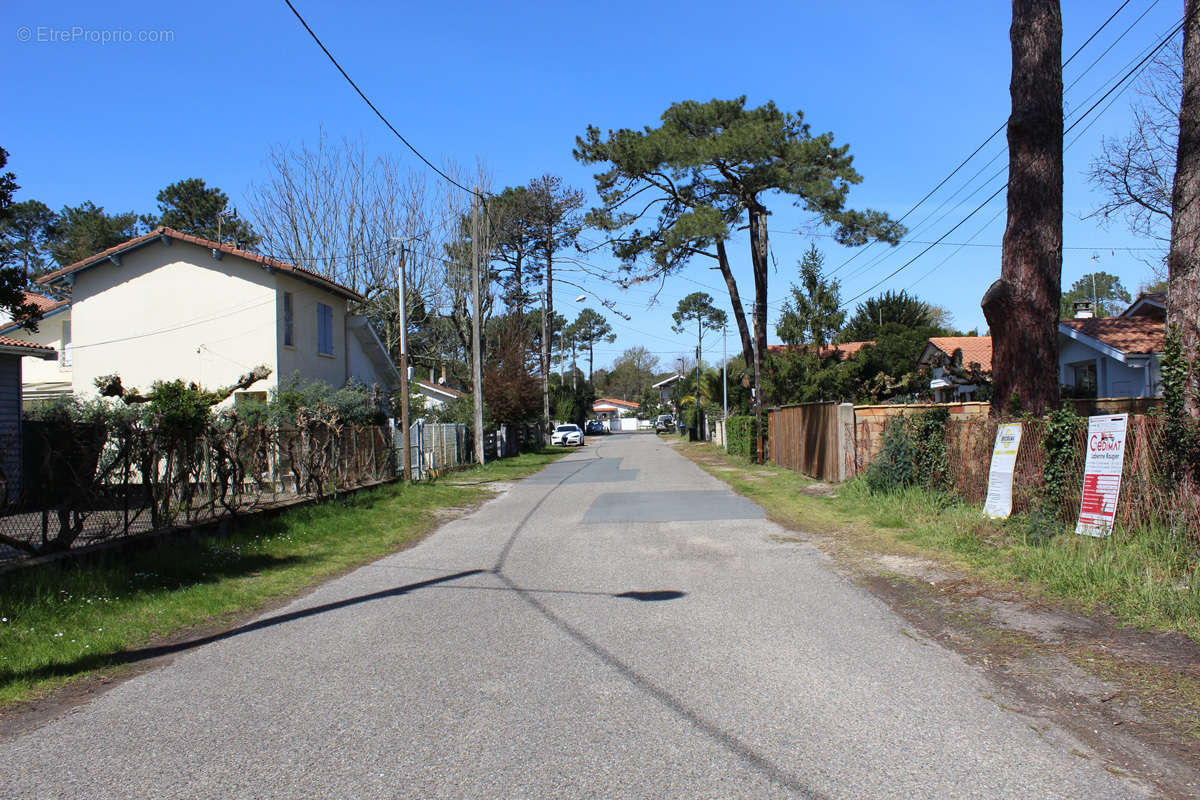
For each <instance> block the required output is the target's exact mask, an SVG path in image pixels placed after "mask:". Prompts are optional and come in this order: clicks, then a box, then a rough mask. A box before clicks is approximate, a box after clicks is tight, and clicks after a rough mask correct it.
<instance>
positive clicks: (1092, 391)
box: [1071, 361, 1097, 397]
mask: <svg viewBox="0 0 1200 800" xmlns="http://www.w3.org/2000/svg"><path fill="white" fill-rule="evenodd" d="M1071 366H1072V367H1074V368H1075V388H1076V389H1077V390H1078V391H1080V392H1082V393H1083V394H1084V396H1085V397H1095V396H1096V389H1097V380H1096V362H1095V361H1084V362H1080V363H1078V364H1072V365H1071Z"/></svg>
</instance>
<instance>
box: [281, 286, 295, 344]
mask: <svg viewBox="0 0 1200 800" xmlns="http://www.w3.org/2000/svg"><path fill="white" fill-rule="evenodd" d="M294 320H295V317H293V316H292V293H291V292H284V293H283V343H284V344H285V345H287V346H288V347H295V346H296V339H295V336H294V334H293V331H294V330H295V325H294Z"/></svg>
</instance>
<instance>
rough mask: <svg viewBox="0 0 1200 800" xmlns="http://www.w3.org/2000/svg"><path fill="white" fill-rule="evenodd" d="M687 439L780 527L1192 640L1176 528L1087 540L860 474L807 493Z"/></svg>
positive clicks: (1198, 595) (1194, 599) (1189, 558)
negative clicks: (885, 486) (956, 571)
mask: <svg viewBox="0 0 1200 800" xmlns="http://www.w3.org/2000/svg"><path fill="white" fill-rule="evenodd" d="M691 447H692V452H693V453H694V454H695V455H696V456H698V457H700V458H702V459H705V460H709V461H712V460H714V459H720V460H721V461H722V462H723V463H724V464H727V465H730V466H735V467H737V469H736V470H735V471H733V472H730V471H728V470H714V469H712V468H711V464H709V471H710V472H712V474H714V475H715V476H717V477H718V478H721V479H723V480H725V481H726V482H728V483H730V484H731V485H732V486H733V487H734V488H735V489H737V490H738V491H739V492H741V493H742V494H744V495H746V496H747V497H750V498H751V499H753V500H755V501H757V502H759V503H760V504H762V505H763V506H764V508H766V509H767V510H768V513H769V514H770V515H771V516H772V517H773V518H774V519H776V521H779V522H781V523H783V524H785V525H788V526H789V527H793V528H797V529H799V530H809V531H813V532H826V533H835V534H838V536H839V538H840V539H841V540H843V541H845V542H847V543H848V544H855V545H857V546H860V547H864V548H869V549H872V550H875V551H880V550H883V551H893V552H903V553H907V554H916V555H927V556H933V557H936V558H938V559H939V560H942V561H944V562H948V563H951V564H953V565H954V566H956V567H958V568H960V569H964V570H967V571H970V572H973V573H975V574H977V575H979V576H982V577H985V578H988V579H992V580H999V581H1006V582H1012V583H1016V584H1020V585H1022V586H1023V587H1025V589H1026V590H1028V591H1030V592H1032V593H1034V594H1040V595H1042V596H1045V597H1048V598H1052V599H1054V600H1057V601H1061V602H1065V603H1067V604H1070V605H1075V606H1079V607H1081V608H1084V609H1095V608H1098V607H1103V608H1105V609H1107V610H1108V611H1109V612H1110V613H1112V614H1113V615H1114V616H1116V617H1117V618H1118V619H1120V620H1121V621H1122V622H1125V623H1127V624H1131V625H1136V626H1138V627H1142V628H1145V629H1148V630H1173V631H1178V632H1180V633H1183V634H1185V635H1187V636H1189V637H1191V638H1192V639H1193V640H1196V641H1200V571H1198V569H1197V568H1198V567H1200V561H1198V554H1197V552H1196V549H1195V547H1194V546H1193V545H1191V544H1189V543H1188V542H1186V541H1184V540H1183V538H1182V537H1181V536H1179V535H1178V534H1172V533H1170V532H1168V531H1166V530H1162V529H1158V528H1153V529H1137V530H1121V529H1118V530H1116V531H1114V532H1113V534H1112V536H1110V537H1108V538H1105V539H1094V538H1092V537H1089V536H1077V535H1075V534H1074V533H1073V532H1072V530H1071V529H1070V528H1069V527H1068V526H1066V525H1063V524H1061V523H1058V522H1053V521H1048V520H1046V519H1038V518H1030V517H1017V518H1014V519H1012V520H1009V521H1007V522H997V521H993V520H988V519H985V518H984V517H983V516H982V513H981V508H979V507H976V506H967V505H964V504H963V503H961V502H959V501H958V500H956V499H954V498H952V497H947V496H945V495H938V494H934V493H931V492H927V491H924V490H920V489H909V490H907V491H903V492H898V493H895V494H886V495H873V494H871V493H870V491H869V490H868V489H867V487H866V485H865V483H864V482H863V481H862V480H854V481H850V482H848V483H846V484H843V485H841V486H839V487H837V496H836V497H821V496H811V495H810V494H805V493H804V491H805V489H806V488H808V487H811V486H812V485H813V481H811V480H809V479H808V478H805V477H804V476H803V475H800V474H799V473H797V472H792V471H790V470H784V469H781V468H779V467H771V466H764V467H760V466H756V465H752V464H750V463H749V462H748V461H746V460H745V459H739V458H736V457H731V456H725V455H724V454H723V453H721V452H720V450H719V449H717V448H714V447H711V446H695V445H694V446H691Z"/></svg>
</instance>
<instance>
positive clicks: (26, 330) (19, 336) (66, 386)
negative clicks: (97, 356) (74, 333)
mask: <svg viewBox="0 0 1200 800" xmlns="http://www.w3.org/2000/svg"><path fill="white" fill-rule="evenodd" d="M24 302H25V304H26V305H32V306H34V307H35V308H37V310H38V314H39V317H38V318H37V321H36V326H37V330H33V329H32V328H30V327H27V326H26V325H25V323H24V321H14V320H9V321H7V322H0V336H7V337H9V338H10V339H15V340H18V341H23V342H29V343H32V344H39V345H44V346H46V347H52V348H54V350H55V352H56V353H57V354H58V357H57V358H53V359H47V358H43V357H42V356H41V355H38V356H27V357H26V358H25V359H24V362H23V366H22V370H21V379H22V384H21V387H22V388H21V394H22V399H23V403H24V405H25V407H29V406H30V405H33V404H35V403H41V402H49V401H52V400H54V399H55V398H59V397H67V396H69V395H70V394H71V301H70V300H58V299H55V298H53V297H45V296H43V295H39V294H29V293H26V294H25V297H24Z"/></svg>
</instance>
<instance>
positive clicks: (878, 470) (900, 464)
mask: <svg viewBox="0 0 1200 800" xmlns="http://www.w3.org/2000/svg"><path fill="white" fill-rule="evenodd" d="M915 450H916V448H915V447H914V446H913V437H912V432H911V430H910V429H909V423H908V420H907V419H906V418H905V417H904V416H903V415H897V416H894V417H892V418H890V419H889V420H888V421H887V424H886V425H884V428H883V439H882V441H881V442H880V446H879V452H878V453H877V454H876V455H875V458H873V459H872V460H871V465H870V466H869V467H868V468H867V474H866V482H867V488H868V489H870V490H871V493H872V494H887V493H891V492H898V491H900V490H902V489H905V488H907V487H909V486H913V485H914V484H916V482H917V467H916V453H915Z"/></svg>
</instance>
